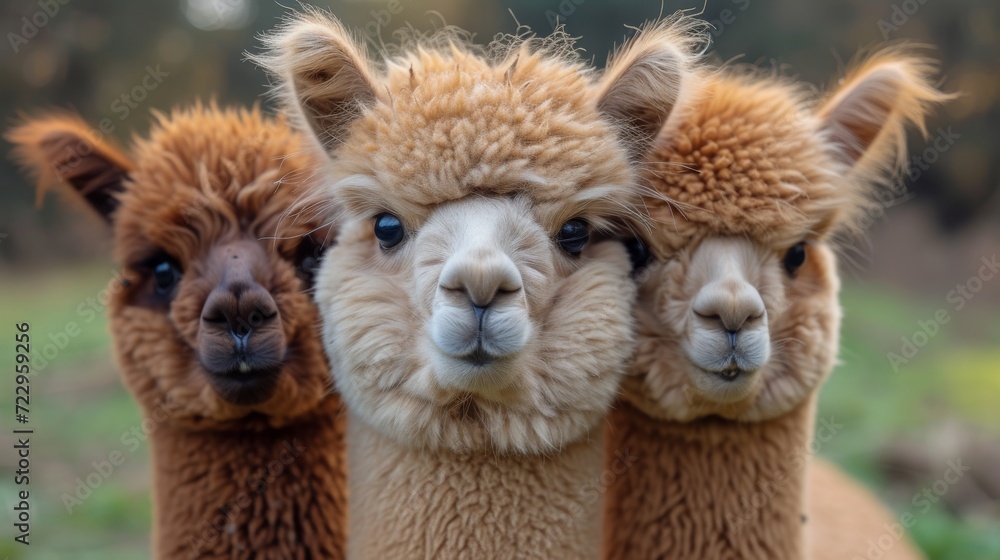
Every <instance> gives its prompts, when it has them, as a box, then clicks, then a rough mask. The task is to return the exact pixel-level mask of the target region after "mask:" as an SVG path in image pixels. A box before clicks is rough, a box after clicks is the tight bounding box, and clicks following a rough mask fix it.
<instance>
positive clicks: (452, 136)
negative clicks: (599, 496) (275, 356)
mask: <svg viewBox="0 0 1000 560" xmlns="http://www.w3.org/2000/svg"><path fill="white" fill-rule="evenodd" d="M688 31H689V30H687V29H684V26H683V25H680V24H677V23H675V24H674V25H668V24H662V25H659V26H655V27H650V28H647V29H645V30H644V31H642V32H640V33H639V34H638V35H637V37H636V39H635V40H633V41H632V42H630V43H629V44H628V45H626V46H625V47H624V48H623V49H622V50H621V51H620V52H619V53H618V55H616V56H615V57H614V59H613V60H612V62H611V63H610V65H609V68H608V70H607V71H606V73H605V74H604V75H603V76H601V77H600V79H595V78H596V77H595V75H594V73H593V72H592V71H591V70H590V69H588V67H587V66H585V65H583V64H581V63H580V62H578V61H577V60H575V59H574V58H573V56H572V55H571V54H567V53H572V49H571V48H570V47H569V44H568V43H567V42H566V40H565V39H559V38H557V39H550V40H547V41H535V40H530V39H513V40H511V41H509V42H508V43H507V44H506V45H505V48H504V49H503V52H500V53H499V54H497V53H494V54H492V55H488V54H484V53H482V52H479V50H477V49H476V48H474V47H472V46H470V45H468V44H467V43H465V42H463V41H460V40H458V39H455V37H454V35H452V36H450V37H445V38H440V37H439V38H436V39H431V40H422V41H417V42H416V43H417V44H415V45H414V46H413V47H412V48H410V49H408V51H407V52H408V54H403V55H400V56H396V57H389V58H388V59H387V60H385V62H384V64H381V65H380V66H378V67H377V66H376V64H375V63H374V62H373V61H372V60H371V59H369V58H368V56H367V55H366V54H365V52H364V51H363V50H362V49H360V48H359V47H358V45H357V43H356V42H355V41H354V40H353V39H352V38H351V36H350V34H349V33H347V32H346V31H345V30H344V29H343V27H341V26H340V24H338V23H337V22H336V21H333V20H330V19H327V18H326V17H324V16H322V15H319V14H307V15H304V16H300V17H297V18H296V19H294V20H292V21H291V22H289V23H288V24H287V25H285V26H283V27H282V28H280V29H279V30H278V31H277V32H276V33H275V34H273V35H272V36H270V37H269V38H268V39H267V41H266V42H267V46H268V49H269V50H268V52H267V53H266V54H265V55H263V56H261V57H258V61H260V62H261V63H262V64H263V65H264V66H266V67H267V68H268V69H269V70H270V71H271V72H272V74H274V75H275V76H276V79H277V81H278V83H279V92H280V95H281V96H282V97H283V98H284V100H285V101H286V102H287V103H288V105H289V106H290V107H291V110H292V111H295V112H298V113H299V116H300V118H301V121H302V123H303V126H304V127H305V128H307V129H309V130H312V131H313V132H314V134H315V135H316V138H317V140H318V142H319V143H320V144H321V145H322V147H323V148H324V149H326V150H327V151H328V152H329V153H330V155H331V158H330V163H329V167H328V169H327V176H328V178H329V179H328V180H329V187H328V188H326V189H324V190H322V191H320V192H318V193H317V198H318V200H319V201H320V203H321V202H322V201H324V200H327V199H332V200H336V201H338V203H339V205H340V206H341V207H342V208H343V210H344V217H343V224H344V227H343V234H342V237H341V240H340V243H339V246H338V248H337V249H336V250H334V251H332V252H331V253H330V254H329V255H328V256H327V258H326V260H325V261H324V264H323V266H322V269H321V273H320V277H319V280H318V283H317V301H318V303H319V305H320V309H321V313H322V314H323V316H324V320H325V322H326V323H325V328H324V332H325V341H326V346H327V351H328V353H329V354H330V356H331V360H332V361H333V363H334V365H335V367H334V370H335V371H336V372H337V373H336V375H337V386H338V388H339V389H340V390H341V392H342V393H343V394H344V397H345V401H346V402H347V404H348V406H349V407H350V408H351V409H352V411H353V412H354V413H355V414H356V415H357V416H358V417H359V418H360V419H361V420H362V421H364V422H367V423H368V424H370V425H371V426H372V427H374V428H375V429H377V430H379V431H380V432H382V433H383V434H384V435H386V436H388V437H391V438H395V439H396V440H397V441H401V442H404V443H406V444H411V445H414V446H420V447H424V448H440V447H443V448H447V449H452V450H455V451H467V450H477V449H492V450H497V451H501V452H504V451H514V452H538V451H548V450H552V449H556V448H559V447H561V446H563V445H565V444H566V443H569V442H572V441H574V440H576V439H578V438H580V437H583V435H584V434H586V433H587V431H588V430H590V429H592V428H593V426H594V425H595V424H596V423H597V422H598V421H599V419H600V418H601V417H602V416H603V414H604V413H605V411H606V409H607V407H608V405H609V404H610V402H611V400H612V399H613V397H614V395H615V394H616V390H617V385H618V381H619V379H620V375H621V374H622V373H623V371H624V369H625V366H626V362H627V359H628V358H629V357H630V355H631V348H632V329H631V327H632V317H631V314H632V312H631V306H632V303H633V296H634V287H633V283H632V281H631V280H630V278H629V276H628V274H629V269H630V267H629V264H628V257H627V254H626V252H625V250H624V249H623V248H622V246H621V245H620V244H619V243H617V242H599V241H600V238H601V237H602V236H608V235H609V234H611V233H612V232H613V231H615V229H616V227H621V226H622V225H623V224H626V223H628V222H630V221H633V220H634V219H635V217H636V210H635V208H636V205H637V204H638V203H639V201H640V200H639V196H638V194H639V190H638V187H637V184H638V183H637V179H636V177H635V172H634V167H633V164H632V163H631V161H634V160H635V159H637V158H638V156H639V154H641V153H642V151H643V149H644V148H645V147H646V146H647V145H648V142H649V140H650V139H651V138H652V136H653V135H655V133H656V132H657V131H658V130H659V127H660V126H662V124H663V122H664V121H665V120H666V118H667V116H668V115H669V113H670V108H671V107H672V106H673V101H674V99H676V97H677V95H678V94H679V91H680V89H681V85H682V81H683V77H684V75H685V72H686V66H687V64H688V59H689V58H690V57H691V55H690V54H689V46H690V43H691V38H690V35H689V34H688ZM494 50H496V49H494Z"/></svg>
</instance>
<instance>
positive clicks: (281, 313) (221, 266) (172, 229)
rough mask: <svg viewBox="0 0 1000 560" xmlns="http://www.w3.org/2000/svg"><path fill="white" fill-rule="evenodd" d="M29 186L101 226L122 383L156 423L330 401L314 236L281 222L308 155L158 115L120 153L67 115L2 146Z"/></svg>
mask: <svg viewBox="0 0 1000 560" xmlns="http://www.w3.org/2000/svg"><path fill="white" fill-rule="evenodd" d="M8 138H9V139H10V140H11V141H12V142H13V143H14V144H15V145H16V146H17V155H18V156H19V158H20V159H21V160H22V162H23V163H24V164H25V165H26V167H28V168H29V169H31V170H33V171H34V172H35V174H36V175H37V176H38V178H39V185H40V187H43V186H46V185H49V184H52V183H55V182H61V183H64V184H67V185H68V186H70V187H72V189H73V190H74V191H75V192H76V193H77V194H79V195H80V197H81V198H82V199H83V200H84V201H85V202H86V203H87V204H88V205H89V206H91V207H92V208H93V209H95V210H97V212H98V213H100V214H101V215H102V216H103V217H104V218H105V219H106V220H107V221H108V222H109V223H110V224H111V225H112V227H113V230H114V246H115V253H116V257H117V260H118V261H119V262H121V263H122V264H123V269H122V274H121V278H120V279H119V278H116V279H114V280H112V285H111V286H110V290H109V292H110V293H112V294H114V296H113V298H112V300H111V302H110V304H109V306H108V309H109V315H110V319H111V331H112V334H113V339H114V345H115V349H116V354H117V361H118V364H119V366H120V368H121V370H122V373H123V374H124V377H125V381H126V384H127V385H128V387H129V388H130V390H131V391H132V392H133V394H134V395H135V396H136V397H137V399H138V400H139V401H140V403H141V404H142V405H143V406H144V408H146V409H147V411H153V412H154V413H155V416H154V418H156V419H157V420H158V421H159V420H160V419H161V418H163V419H164V421H165V422H169V423H173V424H178V425H186V426H191V427H206V428H216V427H227V426H229V427H237V426H238V427H240V428H241V429H252V428H253V427H254V426H264V425H279V424H284V423H287V422H288V421H290V420H291V419H293V418H296V417H299V416H301V415H302V414H305V413H307V412H309V411H311V410H313V409H314V408H315V407H316V405H317V404H318V403H319V402H320V401H321V399H323V398H324V396H325V395H326V394H327V393H328V392H329V391H328V389H329V386H330V381H329V368H328V365H327V362H326V360H325V357H324V355H323V352H322V346H321V344H320V342H319V336H318V334H317V333H316V328H315V327H316V325H317V324H318V316H317V313H316V308H315V305H314V304H313V303H312V302H311V301H310V298H309V296H308V294H307V293H306V289H307V287H308V284H309V281H310V278H311V276H312V272H313V269H314V268H315V266H316V264H317V262H318V258H319V256H320V251H321V250H322V246H323V242H324V241H329V239H327V238H328V237H330V236H332V233H333V232H332V231H331V230H330V229H329V228H324V227H322V226H321V224H320V223H316V222H308V221H303V220H300V221H295V220H292V219H283V218H285V213H286V211H287V209H288V208H289V207H290V206H291V205H293V203H294V202H295V201H296V199H297V198H298V197H299V196H300V194H301V191H300V188H301V185H299V184H298V183H299V182H301V181H302V180H303V179H304V178H305V176H304V173H305V172H306V169H307V168H308V166H310V165H312V161H311V158H310V157H309V156H307V155H306V154H305V153H304V152H306V151H308V150H306V149H305V148H307V147H308V146H309V145H308V144H307V143H305V142H303V141H302V140H301V139H300V138H299V137H298V136H297V135H295V134H294V133H293V132H292V131H291V128H290V127H289V126H288V125H287V124H286V123H285V122H284V121H282V120H273V119H268V118H265V117H264V116H262V115H261V114H260V112H259V111H258V110H256V109H254V110H252V111H246V110H219V109H218V108H216V107H215V106H210V107H206V106H202V105H197V106H195V107H193V108H190V109H187V110H178V111H174V112H173V113H171V114H170V115H158V116H157V122H156V123H155V125H154V127H153V130H152V131H151V133H150V135H149V137H148V138H146V139H137V140H136V141H135V143H134V146H133V147H132V150H131V151H130V153H125V152H122V151H120V150H118V149H117V148H116V147H115V146H113V145H112V144H110V143H109V142H107V141H105V140H102V139H101V137H100V135H99V134H98V133H97V132H96V131H94V130H92V129H91V128H90V127H88V126H87V125H86V124H85V123H84V122H82V121H81V120H80V119H79V118H77V117H74V116H71V115H52V116H48V117H42V118H37V119H30V120H27V121H26V122H25V123H23V124H22V125H20V126H19V127H17V128H15V129H13V130H11V131H10V132H9V133H8Z"/></svg>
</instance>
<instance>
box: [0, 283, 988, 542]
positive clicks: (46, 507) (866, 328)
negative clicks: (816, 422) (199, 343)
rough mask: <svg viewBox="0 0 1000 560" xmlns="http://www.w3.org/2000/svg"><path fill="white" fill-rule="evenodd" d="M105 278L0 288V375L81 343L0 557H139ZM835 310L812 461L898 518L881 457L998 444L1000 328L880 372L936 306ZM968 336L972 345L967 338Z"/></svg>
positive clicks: (950, 527) (125, 415)
mask: <svg viewBox="0 0 1000 560" xmlns="http://www.w3.org/2000/svg"><path fill="white" fill-rule="evenodd" d="M113 270H114V268H113V266H112V265H111V264H102V265H96V266H91V267H86V268H80V269H72V270H63V271H59V272H57V273H51V272H50V273H46V274H44V275H37V276H35V275H33V276H28V277H20V278H18V277H15V278H4V279H3V280H2V284H0V308H2V309H3V332H4V333H7V334H4V339H5V340H8V342H7V343H4V344H0V363H3V364H11V363H13V361H14V344H13V333H14V328H13V324H14V323H15V322H21V321H28V322H30V323H31V333H32V340H33V341H34V342H35V343H41V344H45V343H47V342H48V334H49V333H54V332H57V331H59V330H61V329H65V326H66V324H67V322H69V321H75V322H77V323H81V331H80V334H79V335H78V336H76V337H74V338H73V339H72V340H71V341H70V343H69V344H68V345H67V346H66V348H65V349H64V350H62V351H60V352H59V355H58V356H57V357H56V358H55V359H53V360H52V361H51V364H50V365H48V366H47V367H46V368H45V370H44V371H40V372H38V373H37V374H36V375H35V376H34V377H33V378H32V381H31V384H32V401H31V424H30V427H32V428H34V429H35V431H36V434H35V436H34V437H33V438H32V454H31V458H32V464H31V468H32V478H31V495H32V534H31V542H32V544H31V546H30V548H27V547H23V546H21V545H15V544H14V543H13V535H7V534H6V533H7V532H9V531H11V525H10V523H5V524H4V532H5V535H4V537H3V538H2V540H0V557H9V558H14V559H19V558H32V559H37V558H68V557H71V558H77V559H82V560H88V559H91V558H93V559H97V558H101V559H118V558H121V559H126V558H127V559H134V558H143V557H148V554H149V552H148V548H149V529H148V528H149V526H150V522H151V516H150V499H149V491H148V489H149V462H148V449H147V446H146V445H145V444H143V445H142V446H141V447H139V448H138V449H136V450H135V452H134V453H133V452H129V451H128V449H127V448H126V447H125V446H124V445H123V444H122V442H121V436H122V434H123V433H125V432H126V431H128V430H130V429H131V428H132V427H133V426H137V425H138V424H139V422H140V421H141V419H142V418H141V415H140V412H139V409H138V408H137V406H136V405H135V404H134V403H133V402H132V400H131V398H130V397H129V395H128V394H127V393H126V391H125V390H124V389H123V388H122V386H121V384H120V383H119V381H118V376H117V372H116V371H115V369H114V366H113V365H112V363H111V359H110V349H109V342H110V341H109V337H108V332H107V325H106V321H105V319H104V317H103V315H102V314H98V316H97V318H96V319H95V320H94V321H93V322H91V323H88V324H82V323H83V321H84V319H85V317H84V316H81V314H79V313H78V306H79V304H80V303H82V302H85V301H86V298H87V297H98V295H99V293H100V291H101V290H103V289H104V287H105V285H106V284H107V282H108V280H109V279H110V278H111V277H112V274H113ZM843 305H844V308H845V321H844V327H843V331H842V351H841V361H842V365H841V366H840V367H839V368H838V370H837V371H836V372H835V373H834V375H833V376H832V377H831V378H830V380H829V381H828V382H827V383H826V385H825V386H824V388H823V391H822V393H821V402H820V411H819V414H820V416H821V417H829V416H834V417H835V418H836V421H837V422H840V423H842V424H844V426H845V428H844V430H842V432H840V433H838V434H837V436H836V437H834V438H833V439H831V440H830V441H829V442H828V443H825V444H824V445H823V448H822V449H821V454H822V455H824V456H826V457H828V458H830V459H832V460H833V461H834V462H836V463H838V464H840V465H841V466H843V467H844V468H845V469H846V470H847V471H848V472H850V473H851V474H852V475H854V476H855V477H857V478H859V479H861V480H862V481H864V482H865V483H866V484H867V485H868V486H869V487H871V488H873V489H874V490H875V492H876V493H878V494H879V495H880V496H881V497H883V498H884V499H887V500H889V501H890V505H891V506H892V507H894V508H896V509H897V511H905V510H906V508H907V507H908V506H909V504H908V503H894V502H892V501H891V500H892V497H891V495H890V494H889V493H888V492H886V490H885V485H886V480H884V477H883V476H882V475H881V474H880V473H879V469H878V468H877V464H876V461H875V459H876V457H877V456H878V455H879V452H880V450H882V449H883V448H884V447H885V446H887V445H888V444H890V443H891V442H893V441H894V440H896V439H897V438H899V437H901V436H905V435H913V434H921V433H924V432H926V431H927V430H930V429H931V428H933V426H934V425H936V424H938V423H940V422H941V421H943V420H945V419H953V418H957V419H958V420H960V421H962V422H967V423H969V424H972V425H975V426H979V427H982V428H983V429H986V430H990V431H992V432H993V433H994V434H995V433H997V432H998V431H1000V426H998V425H997V424H998V422H997V417H996V412H995V410H996V408H995V407H996V401H995V399H996V395H997V394H998V393H1000V375H998V374H1000V371H998V364H1000V345H998V344H996V340H997V338H998V335H1000V318H998V317H997V316H996V315H995V314H991V313H989V310H986V309H982V308H977V306H969V307H968V308H967V310H965V311H963V312H962V313H961V314H959V313H955V314H953V319H952V321H951V322H950V323H949V324H948V325H945V327H944V328H942V330H941V332H940V333H939V334H938V335H936V336H935V337H932V338H931V340H930V342H929V343H928V344H927V345H926V346H925V347H924V348H922V349H921V350H920V352H919V353H918V355H917V356H915V357H914V358H913V359H912V360H911V361H910V362H909V363H908V364H906V365H905V366H902V367H900V369H899V371H898V372H893V370H892V367H891V366H890V364H889V362H888V360H887V358H886V356H885V353H886V352H887V351H889V350H891V349H893V348H898V346H899V344H900V341H899V337H900V336H903V335H909V334H910V333H912V332H913V331H914V330H916V322H917V321H918V320H921V319H926V318H928V317H932V316H933V313H934V311H935V310H936V309H937V308H938V307H942V306H943V305H944V304H943V302H935V301H930V302H925V303H923V304H922V303H918V302H916V301H914V300H910V299H906V298H904V297H903V296H900V295H899V294H897V293H894V292H891V291H888V290H886V289H882V288H877V287H872V286H861V285H849V286H848V287H847V289H845V291H844V294H843ZM984 325H985V326H984ZM973 326H974V327H973ZM968 331H972V332H974V333H978V334H974V335H971V336H970V335H969V332H968ZM959 340H961V343H960V344H959V343H958V342H957V341H959ZM12 387H13V383H12V381H8V382H7V383H6V385H5V389H4V390H3V391H2V392H0V403H2V407H0V408H2V410H3V413H4V414H11V415H12V414H13V406H12V401H11V398H12V397H11V393H12ZM9 437H10V436H9V434H3V435H0V438H7V439H0V441H3V445H4V446H5V447H7V446H8V445H10V444H11V443H12V442H11V441H7V440H9ZM8 449H9V447H8ZM113 450H120V451H123V454H124V455H125V457H126V461H125V463H124V464H123V465H121V466H119V467H117V468H115V470H114V472H113V473H112V474H111V476H110V477H109V478H108V480H106V481H105V482H103V483H102V484H101V485H100V486H99V487H98V488H97V489H96V490H94V491H93V493H92V495H91V496H90V497H89V498H88V499H87V500H85V501H84V502H83V504H82V505H79V506H78V507H77V508H76V509H75V510H74V511H73V513H72V514H70V513H68V512H67V510H66V507H64V505H63V500H62V495H63V494H64V493H68V494H72V493H73V492H74V489H75V487H76V485H77V482H76V479H77V478H86V476H87V475H88V474H90V473H91V472H93V471H94V470H95V469H94V466H93V464H92V462H94V461H98V462H100V461H102V460H105V459H106V458H107V457H108V453H110V452H111V451H113ZM7 456H8V455H5V457H7ZM12 461H13V458H10V459H4V468H5V470H7V469H10V470H12V467H13V462H12ZM916 490H917V488H914V489H913V491H916ZM14 491H15V487H14V486H13V477H12V476H5V477H3V479H2V480H0V493H2V495H3V496H4V499H5V500H7V502H8V503H7V504H5V506H6V507H5V511H6V512H7V515H8V516H9V515H10V512H11V508H12V506H13V504H12V503H11V502H10V499H11V497H12V496H13V495H14ZM910 532H911V534H912V536H913V538H914V539H915V540H916V542H917V543H918V545H919V546H920V547H921V548H922V549H923V550H924V551H925V552H926V553H927V554H928V556H929V557H930V558H932V559H935V560H937V559H940V560H966V559H974V558H1000V534H998V533H997V531H996V527H995V520H994V521H993V522H992V523H989V522H978V523H977V522H973V521H969V520H961V519H958V518H957V517H955V516H954V515H953V514H951V513H950V512H949V511H946V510H945V509H944V508H943V507H941V506H937V507H935V508H933V509H932V510H931V511H929V512H927V513H926V514H923V515H921V516H920V517H919V519H918V522H917V523H916V524H915V525H914V526H913V527H912V528H911V529H910Z"/></svg>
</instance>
